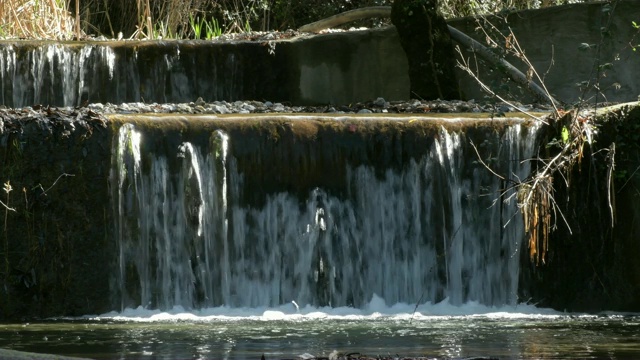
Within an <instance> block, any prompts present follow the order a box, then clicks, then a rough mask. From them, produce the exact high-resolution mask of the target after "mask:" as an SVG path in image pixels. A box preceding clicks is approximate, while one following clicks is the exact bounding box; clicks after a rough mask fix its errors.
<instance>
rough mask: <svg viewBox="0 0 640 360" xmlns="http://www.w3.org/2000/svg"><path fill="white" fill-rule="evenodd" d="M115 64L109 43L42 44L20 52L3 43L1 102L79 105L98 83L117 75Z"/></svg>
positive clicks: (17, 105)
mask: <svg viewBox="0 0 640 360" xmlns="http://www.w3.org/2000/svg"><path fill="white" fill-rule="evenodd" d="M114 68H115V55H114V53H113V49H112V48H111V47H108V46H95V45H85V46H81V47H68V46H64V45H61V44H41V45H37V46H33V47H30V48H29V50H28V51H24V49H21V51H20V52H18V51H17V48H16V46H13V45H8V46H0V90H1V91H0V103H1V104H5V105H8V106H13V107H23V106H31V105H34V104H43V105H52V106H53V105H57V106H77V105H80V103H81V102H82V101H83V100H89V99H88V96H89V95H88V93H89V91H90V89H93V88H95V85H97V84H100V83H104V82H106V81H109V80H111V79H112V78H113V75H114ZM103 73H104V74H106V75H107V76H108V79H103V78H102V76H101V74H103Z"/></svg>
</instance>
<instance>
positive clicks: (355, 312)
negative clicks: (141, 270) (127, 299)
mask: <svg viewBox="0 0 640 360" xmlns="http://www.w3.org/2000/svg"><path fill="white" fill-rule="evenodd" d="M564 315H566V314H562V313H560V312H557V311H555V310H552V309H542V308H538V307H535V306H533V305H523V304H520V305H514V306H501V307H494V306H487V305H482V304H479V303H478V302H469V303H466V304H464V305H461V306H456V305H451V303H450V302H449V300H448V299H445V300H444V301H442V302H440V303H437V304H432V303H430V302H427V303H421V304H406V303H398V304H395V305H393V306H387V305H386V304H385V301H384V300H383V299H382V298H380V297H379V296H377V295H373V298H372V299H371V300H370V301H369V302H368V303H366V304H365V305H364V306H363V307H362V308H352V307H335V308H332V307H314V306H310V305H307V306H304V307H299V308H298V307H296V306H295V305H293V304H283V305H280V306H277V307H273V308H271V307H257V308H246V307H240V308H231V307H227V306H221V307H215V308H205V309H199V310H187V309H185V308H183V307H181V306H176V307H174V308H172V309H170V310H167V311H162V310H158V309H145V308H143V307H138V308H135V309H132V308H126V309H124V310H123V311H118V312H116V311H114V312H109V313H105V314H101V315H87V316H84V317H82V318H84V319H91V320H114V321H131V322H143V323H147V322H148V323H152V322H173V321H190V322H210V321H247V320H257V321H295V322H298V321H318V320H380V319H384V320H400V321H439V320H446V319H448V318H454V317H455V318H461V317H462V318H468V317H481V318H489V319H523V318H526V319H533V318H545V319H556V318H560V317H562V316H564Z"/></svg>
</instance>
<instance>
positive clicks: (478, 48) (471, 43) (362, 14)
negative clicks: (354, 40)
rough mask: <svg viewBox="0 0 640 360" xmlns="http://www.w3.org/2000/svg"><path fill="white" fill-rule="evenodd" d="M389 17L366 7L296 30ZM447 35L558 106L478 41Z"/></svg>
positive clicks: (379, 8) (455, 32)
mask: <svg viewBox="0 0 640 360" xmlns="http://www.w3.org/2000/svg"><path fill="white" fill-rule="evenodd" d="M390 16H391V7H390V6H372V7H366V8H362V9H356V10H351V11H346V12H343V13H341V14H337V15H334V16H331V17H329V18H326V19H323V20H319V21H316V22H314V23H311V24H307V25H304V26H302V27H300V28H299V29H298V30H299V31H303V32H316V33H317V32H320V31H321V30H324V29H327V28H331V27H334V26H339V25H343V24H346V23H349V22H352V21H354V20H360V19H366V18H372V17H390ZM448 27H449V33H450V34H451V38H452V39H453V40H455V41H457V42H458V43H460V44H461V45H463V46H465V47H466V48H468V49H469V50H471V51H473V52H475V53H477V54H478V55H480V57H482V58H483V59H485V60H486V61H488V62H489V63H491V64H492V65H494V66H496V67H497V68H499V69H501V70H502V71H504V72H505V73H506V74H507V75H508V76H509V77H510V78H511V79H512V80H513V81H515V82H516V83H518V84H520V85H523V86H525V87H526V88H527V89H529V91H531V92H532V93H533V95H534V96H535V97H536V98H537V99H538V100H541V101H543V102H549V103H551V104H553V105H554V106H556V105H558V104H559V102H558V101H557V100H556V99H554V98H553V96H551V95H550V94H549V92H548V91H545V89H543V88H541V87H540V86H539V85H538V84H536V83H535V82H533V81H532V80H530V79H528V78H527V76H526V75H525V74H523V73H522V72H521V71H520V70H518V69H517V68H516V67H515V66H513V65H511V63H509V62H508V61H507V60H505V59H504V58H501V57H500V56H498V55H496V54H495V53H494V52H493V51H491V50H490V49H488V48H487V47H485V46H484V45H482V44H480V43H479V42H478V41H476V40H474V39H472V38H471V37H469V36H468V35H466V34H465V33H463V32H462V31H460V30H458V29H456V28H454V27H452V26H451V25H448Z"/></svg>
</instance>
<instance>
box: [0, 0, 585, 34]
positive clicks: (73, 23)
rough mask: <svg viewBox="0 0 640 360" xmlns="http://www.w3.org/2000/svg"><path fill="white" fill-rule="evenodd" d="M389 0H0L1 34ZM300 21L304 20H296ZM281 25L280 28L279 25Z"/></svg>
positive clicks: (302, 16) (156, 30) (172, 25)
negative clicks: (280, 0)
mask: <svg viewBox="0 0 640 360" xmlns="http://www.w3.org/2000/svg"><path fill="white" fill-rule="evenodd" d="M588 1H590V0H543V1H538V0H503V1H502V0H489V1H478V0H471V1H467V0H441V1H440V4H439V7H440V12H441V13H442V14H443V15H445V16H446V17H459V16H465V15H477V14H483V13H485V14H486V13H495V12H498V11H501V10H506V9H527V8H534V7H539V6H552V5H560V4H565V3H575V2H588ZM390 3H391V1H390V0H336V1H332V2H327V1H323V0H288V1H286V2H279V1H273V0H0V38H28V39H58V40H60V39H62V40H64V39H72V38H84V37H85V35H84V34H85V33H86V34H92V35H104V36H107V37H112V38H115V37H117V35H118V33H120V32H122V33H123V35H124V37H125V38H137V39H156V38H160V37H162V38H177V39H184V38H193V37H194V35H195V34H194V31H193V30H192V26H191V25H190V19H192V18H199V19H206V20H207V21H212V19H215V20H216V21H217V22H218V23H219V24H220V25H221V27H222V30H223V31H224V32H227V33H228V32H243V31H249V30H257V29H260V30H263V31H267V30H271V29H274V28H279V27H283V26H288V27H293V28H297V27H299V26H301V25H305V24H306V23H309V22H313V21H317V20H320V19H322V18H324V17H327V16H330V15H335V14H337V13H339V12H342V11H344V10H345V9H353V8H361V7H366V6H372V5H389V4H390ZM299 22H302V23H299ZM280 30H284V29H280Z"/></svg>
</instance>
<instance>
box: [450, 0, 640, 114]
mask: <svg viewBox="0 0 640 360" xmlns="http://www.w3.org/2000/svg"><path fill="white" fill-rule="evenodd" d="M638 19H640V7H639V6H638V2H637V1H635V0H621V1H615V2H612V3H611V4H609V2H594V3H587V4H573V5H565V6H557V7H549V8H543V9H540V10H529V11H521V12H518V13H513V14H509V15H508V16H507V17H506V21H502V20H501V19H499V18H498V17H487V19H486V20H487V21H488V22H490V23H492V24H494V25H495V27H496V28H497V29H498V30H500V31H501V32H502V33H503V34H508V29H509V28H511V29H512V30H513V33H514V34H515V38H516V39H517V41H518V43H519V44H520V46H521V47H522V49H524V51H525V54H526V56H527V58H528V59H529V60H530V61H531V62H532V63H533V65H534V67H535V68H536V70H537V71H538V72H539V74H540V76H542V77H544V81H545V84H546V86H547V88H548V89H549V91H550V92H551V94H552V95H554V96H555V97H556V98H557V99H558V100H560V101H564V102H566V103H569V104H571V103H574V102H577V101H579V100H580V99H584V100H588V102H589V103H590V104H593V103H594V102H595V100H596V98H595V97H594V95H595V93H594V90H593V87H591V88H590V87H581V86H578V84H580V83H583V82H585V81H591V85H594V84H595V83H597V82H599V88H600V90H601V92H602V93H604V97H603V96H599V97H598V98H597V100H598V101H599V102H603V101H611V102H627V101H636V100H638V96H640V81H638V79H639V77H638V74H639V73H640V52H638V51H635V52H634V51H633V48H632V46H631V44H636V47H637V44H639V43H640V31H639V30H638V29H635V28H633V26H632V21H635V22H636V23H637V22H638ZM449 25H451V26H453V27H455V28H457V29H459V30H461V31H462V32H464V33H465V34H467V35H470V36H472V37H474V38H476V40H478V41H480V42H481V43H483V44H487V42H486V35H485V33H484V32H483V31H482V30H480V29H479V28H478V26H479V25H483V26H484V28H485V29H487V31H488V33H489V34H492V32H491V30H490V29H491V28H490V25H489V24H487V23H485V22H484V21H483V20H478V21H476V20H475V19H459V20H454V21H451V22H450V23H449ZM603 30H606V31H604V32H603ZM496 39H497V40H498V45H499V46H504V45H505V43H506V41H505V39H504V38H503V37H499V36H498V37H496ZM582 44H588V45H589V46H590V47H589V48H588V49H585V50H580V48H581V45H582ZM467 56H472V54H468V53H467ZM508 59H509V61H510V62H512V64H514V65H515V66H516V67H518V68H519V69H520V70H521V71H522V72H525V73H526V71H527V67H526V66H524V65H523V63H522V62H521V61H520V60H517V59H514V58H513V57H509V58H508ZM472 63H474V62H473V61H472ZM480 63H481V66H480V68H479V71H478V73H479V75H480V77H481V79H483V80H484V81H485V82H486V84H488V85H490V86H492V87H493V88H498V87H499V86H500V85H501V84H503V83H504V82H503V81H502V78H503V77H504V76H502V73H501V72H499V71H498V70H496V69H495V68H493V67H491V66H484V65H483V64H482V62H480ZM607 63H610V64H611V66H612V67H611V68H610V69H608V70H604V71H601V72H600V73H598V72H597V68H598V65H604V64H607ZM459 79H460V81H461V87H462V88H463V89H464V91H465V95H466V97H467V98H475V99H478V100H479V99H482V98H483V97H484V96H485V93H483V92H482V91H481V90H480V89H479V88H478V87H477V86H476V83H475V81H474V80H473V79H471V78H470V77H469V76H460V77H459ZM616 84H618V85H619V86H617V85H616ZM585 88H586V91H584V90H585ZM503 93H504V92H503ZM511 93H512V94H514V95H516V96H519V95H520V94H526V93H525V92H522V91H520V90H519V89H517V88H515V87H513V86H512V87H511Z"/></svg>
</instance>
